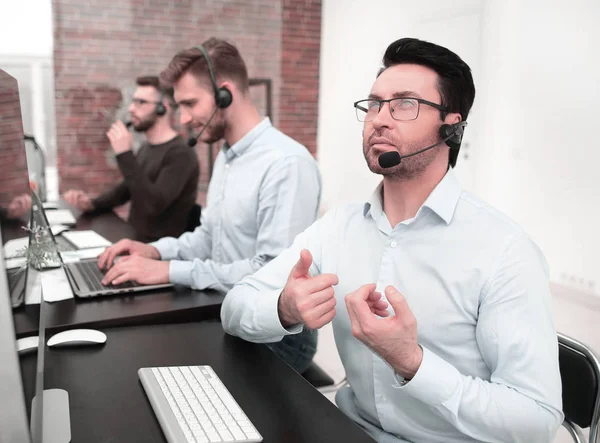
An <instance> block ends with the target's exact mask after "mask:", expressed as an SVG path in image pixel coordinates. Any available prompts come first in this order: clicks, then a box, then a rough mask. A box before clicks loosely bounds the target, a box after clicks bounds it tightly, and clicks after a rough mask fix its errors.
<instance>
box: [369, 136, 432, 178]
mask: <svg viewBox="0 0 600 443" xmlns="http://www.w3.org/2000/svg"><path fill="white" fill-rule="evenodd" d="M375 136H378V137H383V138H386V139H387V140H389V144H390V145H393V146H395V147H396V150H397V151H398V152H399V153H400V155H408V154H412V153H413V152H417V151H419V150H421V149H423V148H426V147H427V146H431V145H433V144H435V143H436V142H439V141H440V138H439V135H438V133H437V132H435V133H433V134H430V135H428V136H427V137H424V138H423V139H421V140H420V141H415V142H411V143H410V144H404V143H401V142H400V141H398V140H396V139H394V137H392V136H391V135H390V134H382V133H377V132H375V131H374V132H373V133H372V134H371V135H370V136H369V140H367V141H365V140H364V137H363V155H364V156H365V160H366V161H367V166H369V169H370V170H371V172H373V173H375V174H379V175H383V176H384V177H386V178H388V179H390V180H393V181H400V180H412V179H415V178H417V177H419V176H421V175H422V174H423V172H425V170H426V169H427V167H428V166H429V165H430V164H431V163H432V162H433V160H434V159H435V157H436V155H437V152H435V148H433V149H430V150H428V151H425V152H423V153H421V154H417V155H414V156H412V157H407V158H403V159H402V160H401V162H400V164H399V165H396V166H393V167H391V168H382V167H381V166H380V165H379V156H380V155H381V154H383V151H378V150H375V149H374V148H373V147H372V146H370V143H371V142H370V139H371V138H373V137H375ZM440 146H441V145H440Z"/></svg>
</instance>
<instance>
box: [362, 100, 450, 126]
mask: <svg viewBox="0 0 600 443" xmlns="http://www.w3.org/2000/svg"><path fill="white" fill-rule="evenodd" d="M384 103H389V104H390V114H391V115H392V118H393V119H394V120H398V121H402V122H404V121H409V120H416V119H417V117H418V116H419V106H420V104H421V103H423V104H424V105H427V106H431V107H433V108H436V109H439V110H440V111H448V109H446V108H445V107H443V106H441V105H438V104H437V103H433V102H430V101H428V100H423V99H422V98H390V99H387V100H377V99H374V98H368V99H366V100H359V101H357V102H354V107H355V108H356V118H357V119H358V121H359V122H370V121H372V120H374V119H375V117H377V114H379V111H381V107H382V106H383V104H384Z"/></svg>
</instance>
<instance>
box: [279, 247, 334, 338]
mask: <svg viewBox="0 0 600 443" xmlns="http://www.w3.org/2000/svg"><path fill="white" fill-rule="evenodd" d="M311 264H312V255H311V254H310V252H309V251H307V250H306V249H303V250H302V252H300V260H298V263H296V265H295V266H294V268H293V269H292V272H290V275H289V277H288V280H287V283H286V285H285V288H284V289H283V291H282V293H281V295H280V296H279V303H278V311H279V318H280V320H281V323H282V324H283V326H284V327H289V326H292V325H295V324H298V323H304V324H305V325H306V326H307V327H308V328H310V329H319V328H320V327H322V326H324V325H326V324H327V323H329V322H330V321H331V320H333V317H335V304H336V300H335V292H334V290H333V286H334V285H337V284H338V277H337V275H335V274H321V275H317V276H316V277H311V276H310V273H309V272H308V270H309V268H310V265H311Z"/></svg>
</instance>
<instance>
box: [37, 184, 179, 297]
mask: <svg viewBox="0 0 600 443" xmlns="http://www.w3.org/2000/svg"><path fill="white" fill-rule="evenodd" d="M31 199H32V202H33V205H34V206H36V208H37V209H38V210H39V212H40V213H41V214H42V216H43V217H42V222H43V223H44V224H45V226H49V225H48V219H47V218H46V211H45V210H44V208H43V206H42V203H41V201H40V199H39V197H38V195H37V194H36V193H35V192H32V197H31ZM48 232H49V234H50V236H51V238H52V241H53V242H54V243H55V244H56V238H55V236H54V234H53V233H52V230H51V229H48ZM58 259H59V261H60V263H61V265H62V267H63V268H64V270H65V273H66V274H67V278H68V280H69V284H70V285H71V288H72V289H73V294H74V295H75V296H77V297H97V296H104V295H118V294H126V293H130V292H139V291H150V290H154V289H160V288H169V287H172V286H173V284H172V283H162V284H158V285H140V284H138V283H136V282H134V281H128V282H124V283H121V284H119V285H103V284H102V279H103V278H104V274H105V271H103V270H100V268H99V267H98V259H97V258H88V259H82V260H79V261H76V262H71V263H65V262H64V261H63V259H62V256H61V254H58Z"/></svg>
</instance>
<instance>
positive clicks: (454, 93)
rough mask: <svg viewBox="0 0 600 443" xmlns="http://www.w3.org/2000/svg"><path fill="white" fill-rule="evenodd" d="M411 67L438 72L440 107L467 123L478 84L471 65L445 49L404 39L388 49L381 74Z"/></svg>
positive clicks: (416, 40)
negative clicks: (400, 66) (421, 67)
mask: <svg viewBox="0 0 600 443" xmlns="http://www.w3.org/2000/svg"><path fill="white" fill-rule="evenodd" d="M408 63H411V64H415V65H421V66H426V67H428V68H430V69H432V70H433V71H435V72H436V73H437V75H438V77H439V81H438V91H439V93H440V96H441V99H442V102H441V105H442V106H444V107H446V108H447V109H448V112H451V113H453V112H457V113H459V114H460V116H461V118H462V120H463V121H464V120H466V119H467V116H468V115H469V111H470V110H471V106H473V101H474V100H475V84H474V83H473V76H472V75H471V68H470V67H469V65H467V64H466V63H465V62H464V61H463V60H462V59H461V58H460V57H459V56H458V55H456V54H455V53H454V52H452V51H450V50H449V49H447V48H444V47H443V46H439V45H436V44H434V43H430V42H426V41H423V40H418V39H416V38H401V39H399V40H396V41H395V42H393V43H392V44H391V45H389V46H388V48H387V49H386V51H385V54H384V55H383V68H382V69H381V70H380V71H379V74H381V73H382V72H383V71H385V70H386V69H387V68H389V67H391V66H395V65H400V64H408ZM379 74H378V75H379ZM442 116H443V117H445V116H444V115H442Z"/></svg>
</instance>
